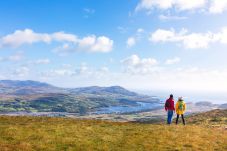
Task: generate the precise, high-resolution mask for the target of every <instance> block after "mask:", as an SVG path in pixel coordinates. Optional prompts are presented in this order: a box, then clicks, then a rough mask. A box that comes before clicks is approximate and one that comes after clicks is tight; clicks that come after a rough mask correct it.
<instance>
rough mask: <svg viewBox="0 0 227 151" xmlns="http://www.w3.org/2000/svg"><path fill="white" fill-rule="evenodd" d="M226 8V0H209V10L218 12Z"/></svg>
mask: <svg viewBox="0 0 227 151" xmlns="http://www.w3.org/2000/svg"><path fill="white" fill-rule="evenodd" d="M226 10H227V0H211V4H210V8H209V12H210V13H212V14H220V13H223V12H224V11H226Z"/></svg>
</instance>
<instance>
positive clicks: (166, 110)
mask: <svg viewBox="0 0 227 151" xmlns="http://www.w3.org/2000/svg"><path fill="white" fill-rule="evenodd" d="M167 101H168V100H166V102H165V110H166V111H167V107H166V103H167Z"/></svg>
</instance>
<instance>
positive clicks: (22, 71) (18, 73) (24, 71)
mask: <svg viewBox="0 0 227 151" xmlns="http://www.w3.org/2000/svg"><path fill="white" fill-rule="evenodd" d="M29 72H30V69H29V68H28V67H25V66H23V67H19V68H17V69H15V71H14V72H13V76H14V77H25V76H28V75H29Z"/></svg>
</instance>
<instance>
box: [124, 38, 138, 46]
mask: <svg viewBox="0 0 227 151" xmlns="http://www.w3.org/2000/svg"><path fill="white" fill-rule="evenodd" d="M126 44H127V47H132V46H134V45H135V44H136V39H135V38H134V37H129V38H128V40H127V42H126Z"/></svg>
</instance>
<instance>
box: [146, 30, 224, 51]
mask: <svg viewBox="0 0 227 151" xmlns="http://www.w3.org/2000/svg"><path fill="white" fill-rule="evenodd" d="M149 40H150V41H152V42H177V43H181V44H182V45H183V46H184V47H185V48H189V49H195V48H207V47H208V46H209V44H210V43H215V42H219V43H223V44H227V27H224V28H223V29H222V30H221V31H220V32H218V33H212V32H206V33H188V31H187V30H186V29H182V30H181V31H180V32H178V33H177V32H175V30H174V29H170V30H164V29H158V30H156V31H155V32H153V33H151V35H150V37H149Z"/></svg>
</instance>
